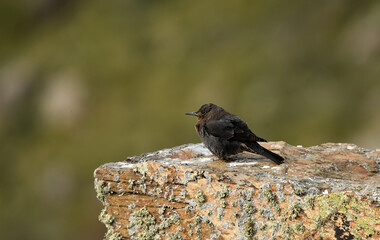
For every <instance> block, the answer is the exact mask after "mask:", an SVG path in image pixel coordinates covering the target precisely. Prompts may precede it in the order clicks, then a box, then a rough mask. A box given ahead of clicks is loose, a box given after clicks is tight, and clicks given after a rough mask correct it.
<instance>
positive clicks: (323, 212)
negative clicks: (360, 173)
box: [315, 193, 378, 238]
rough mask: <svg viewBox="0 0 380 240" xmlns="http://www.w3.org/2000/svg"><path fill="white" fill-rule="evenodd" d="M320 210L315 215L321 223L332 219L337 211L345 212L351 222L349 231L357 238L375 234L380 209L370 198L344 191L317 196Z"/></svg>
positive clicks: (317, 205)
mask: <svg viewBox="0 0 380 240" xmlns="http://www.w3.org/2000/svg"><path fill="white" fill-rule="evenodd" d="M315 206H316V207H318V209H319V212H318V215H317V216H316V217H315V219H316V220H318V222H321V225H323V224H324V223H326V222H327V221H329V220H331V219H332V216H334V215H336V214H337V213H340V214H343V215H344V216H345V218H346V219H347V221H348V223H350V222H353V224H350V227H349V232H350V234H352V235H353V236H355V237H356V238H363V237H365V238H368V237H370V236H372V235H373V234H375V225H376V224H377V223H376V219H378V210H376V208H375V207H373V206H371V205H370V204H369V203H368V200H366V199H361V198H360V197H358V196H353V195H348V194H344V193H330V194H326V195H319V196H317V197H316V198H315Z"/></svg>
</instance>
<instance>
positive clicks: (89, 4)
mask: <svg viewBox="0 0 380 240" xmlns="http://www.w3.org/2000/svg"><path fill="white" fill-rule="evenodd" d="M379 23H380V2H378V1H354V0H349V1H343V0H338V1H314V2H310V1H301V0H298V1H279V0H277V1H199V2H194V1H177V2H174V1H148V0H140V1H137V0H113V1H97V0H95V1H74V0H40V1H26V0H19V1H2V2H1V3H0V29H1V30H0V31H1V37H0V143H1V146H0V157H1V165H0V167H1V168H0V169H1V170H0V171H1V172H0V184H1V188H0V191H1V192H0V206H1V214H0V220H1V225H0V232H1V236H2V237H3V238H4V239H32V240H33V239H39V240H41V239H42V240H43V239H57V240H59V239H100V238H101V237H102V235H103V233H104V231H105V228H104V226H102V225H101V224H100V223H98V221H97V215H98V214H99V212H100V209H101V205H100V203H98V202H97V200H96V198H95V193H94V191H93V186H92V182H93V176H92V174H93V170H94V169H95V168H96V167H98V166H99V165H101V164H103V163H106V162H110V161H120V160H123V159H125V157H127V156H131V155H136V154H140V153H144V152H150V151H154V150H157V149H160V148H164V147H172V146H176V145H179V144H184V143H189V142H199V141H200V140H199V138H198V136H197V135H196V133H195V131H194V127H193V125H194V124H195V119H194V118H191V117H188V116H185V115H184V112H187V111H194V110H197V109H198V108H199V106H200V105H201V104H203V103H208V102H213V103H216V104H218V105H221V106H223V107H224V108H225V109H226V110H227V111H230V112H232V113H234V114H236V115H238V116H240V117H242V118H243V119H244V120H246V121H247V122H248V124H249V126H250V127H251V129H253V131H254V132H255V133H257V135H259V136H262V137H264V138H267V139H269V140H284V141H286V142H288V143H290V144H302V145H316V144H320V143H324V142H353V143H356V144H358V145H360V146H363V147H371V148H376V147H377V148H378V146H379V140H380V134H379V133H380V126H379V122H380V113H379V110H378V109H379V105H380V94H379V90H380V81H379V76H380V28H379Z"/></svg>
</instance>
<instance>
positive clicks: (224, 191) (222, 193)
mask: <svg viewBox="0 0 380 240" xmlns="http://www.w3.org/2000/svg"><path fill="white" fill-rule="evenodd" d="M229 194H230V190H228V187H227V186H226V185H224V186H223V188H222V189H221V190H218V191H216V195H217V196H218V197H219V198H226V197H228V195H229Z"/></svg>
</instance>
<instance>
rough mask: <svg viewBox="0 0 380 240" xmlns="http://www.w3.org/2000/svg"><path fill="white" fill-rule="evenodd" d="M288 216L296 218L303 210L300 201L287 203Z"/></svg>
mask: <svg viewBox="0 0 380 240" xmlns="http://www.w3.org/2000/svg"><path fill="white" fill-rule="evenodd" d="M288 210H289V218H290V219H296V218H297V217H298V216H299V215H300V214H301V213H302V211H303V209H302V206H301V203H300V202H299V201H295V202H292V203H291V204H290V205H289V208H288Z"/></svg>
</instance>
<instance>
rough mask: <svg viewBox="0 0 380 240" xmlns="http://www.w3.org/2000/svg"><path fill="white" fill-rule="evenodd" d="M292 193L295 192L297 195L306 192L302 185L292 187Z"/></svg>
mask: <svg viewBox="0 0 380 240" xmlns="http://www.w3.org/2000/svg"><path fill="white" fill-rule="evenodd" d="M294 194H296V195H297V196H303V195H305V194H306V192H305V190H304V189H303V188H302V187H296V188H294Z"/></svg>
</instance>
